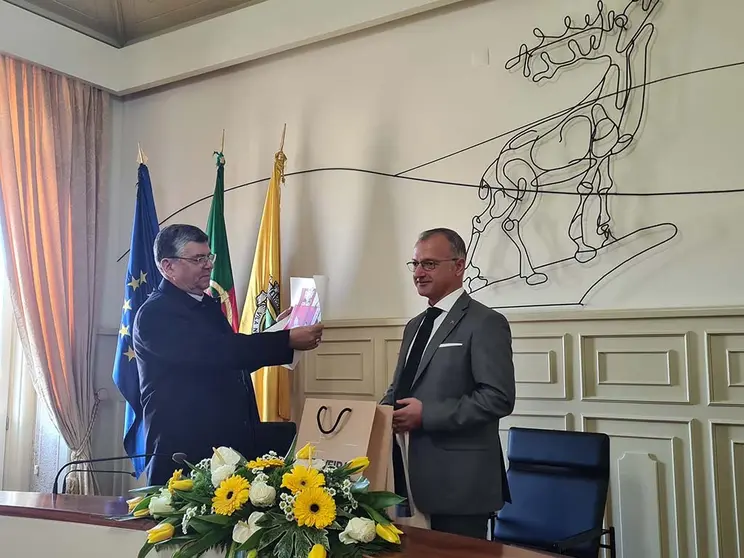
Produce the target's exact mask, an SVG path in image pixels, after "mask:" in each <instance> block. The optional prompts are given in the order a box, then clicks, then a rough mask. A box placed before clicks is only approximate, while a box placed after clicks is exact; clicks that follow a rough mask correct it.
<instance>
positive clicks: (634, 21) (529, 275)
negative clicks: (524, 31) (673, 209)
mask: <svg viewBox="0 0 744 558" xmlns="http://www.w3.org/2000/svg"><path fill="white" fill-rule="evenodd" d="M659 5H660V3H659V0H630V1H629V2H628V4H627V5H626V6H625V8H624V10H623V11H622V12H619V13H616V12H614V11H612V10H608V9H606V7H605V4H604V2H602V1H601V0H600V1H599V2H597V12H596V14H595V15H594V16H593V17H592V16H590V15H587V16H586V17H585V19H584V22H583V23H580V24H575V23H574V22H573V21H572V19H571V18H570V17H566V18H565V19H564V29H563V31H562V33H561V34H559V35H547V34H545V33H544V32H543V31H542V30H540V29H539V28H537V29H535V30H534V32H533V33H534V35H535V37H536V38H537V39H538V41H537V45H535V46H533V47H532V48H528V46H527V45H526V44H522V45H521V46H520V49H519V53H518V54H517V55H516V56H514V57H513V58H511V59H509V60H508V61H507V62H506V65H505V67H506V69H507V70H512V69H520V70H521V72H522V75H523V77H524V78H527V79H529V80H531V81H532V82H534V83H539V82H541V81H543V80H552V79H554V78H555V77H556V76H557V75H558V74H560V73H562V72H566V71H569V70H572V69H574V68H576V67H578V66H579V65H581V64H582V63H585V62H594V63H598V62H599V63H602V64H603V66H602V67H603V68H604V73H603V74H602V76H601V78H600V79H599V81H598V83H597V84H596V85H595V86H594V88H593V89H592V90H591V91H589V92H588V94H586V95H585V96H584V97H583V98H581V99H580V100H579V102H578V103H577V104H576V105H575V106H574V107H572V108H569V109H567V110H565V111H562V112H561V113H559V115H558V116H556V117H554V118H548V119H544V120H542V121H541V122H540V124H538V125H536V126H533V127H529V128H527V129H524V130H521V131H520V132H518V133H516V134H515V135H514V136H513V137H511V138H509V139H508V140H507V142H506V145H505V146H504V147H503V148H502V149H501V151H500V152H499V154H498V156H497V158H496V160H495V161H493V163H492V164H491V165H490V166H489V167H488V168H487V169H486V171H485V172H484V173H483V176H482V178H481V181H480V187H479V191H478V195H479V197H480V199H482V200H484V201H486V202H487V205H486V207H485V209H484V210H483V211H482V212H481V213H480V214H478V215H475V216H474V217H473V219H472V230H471V234H470V242H469V246H468V260H467V268H466V288H467V289H468V291H469V292H470V293H471V294H472V293H477V292H479V291H481V290H483V289H486V288H487V287H490V286H499V288H500V290H501V289H503V287H504V286H505V284H506V283H511V285H510V287H512V288H510V289H508V292H504V293H500V294H503V298H505V299H511V301H512V302H515V303H518V304H509V305H508V306H519V307H521V306H556V305H557V306H565V305H583V303H584V301H585V299H586V298H587V296H588V295H589V293H590V291H592V290H593V289H594V288H595V287H596V286H597V285H599V283H600V282H601V281H603V280H604V279H606V278H607V277H608V276H609V275H611V274H612V273H614V272H615V271H617V270H618V269H619V268H620V267H622V266H623V265H625V264H626V263H628V262H629V261H630V260H632V259H634V258H636V257H638V256H640V255H641V254H644V253H647V252H649V251H650V250H653V249H655V248H658V247H659V246H661V245H662V244H665V243H667V242H669V241H670V240H671V239H672V238H674V236H676V234H677V227H676V226H675V225H674V224H672V223H658V224H654V225H650V226H646V227H641V228H638V229H636V230H634V231H632V232H630V233H627V234H622V235H621V234H618V233H617V231H616V230H615V227H614V222H613V216H612V211H611V207H610V203H609V200H610V195H611V194H612V192H613V191H614V190H615V189H616V188H617V185H616V184H615V180H614V177H613V168H612V167H613V164H612V163H613V161H614V160H615V159H616V158H617V157H619V156H620V155H621V154H624V153H626V152H628V151H629V149H631V147H632V146H633V145H634V144H635V143H636V142H637V139H638V138H637V136H638V131H639V129H640V126H641V122H642V121H643V117H644V114H645V109H646V94H647V87H646V84H647V82H648V59H649V47H650V44H651V41H652V39H653V36H654V33H655V27H654V25H653V23H652V22H651V17H652V15H653V14H654V12H655V11H656V9H657V8H658V7H659ZM569 127H579V129H580V130H581V132H582V135H584V138H583V139H582V141H583V142H585V143H582V149H583V150H584V151H583V153H582V154H581V155H579V156H578V157H576V156H571V155H568V156H567V158H566V159H565V160H564V161H562V162H559V163H557V164H555V163H553V164H552V165H545V164H543V163H542V161H540V154H539V151H540V150H541V149H544V148H545V147H546V146H547V145H549V144H551V143H553V144H555V143H557V144H562V143H564V142H565V141H567V138H566V131H567V130H568V129H569ZM571 139H574V140H575V139H576V133H573V134H572V135H571ZM566 187H567V188H569V189H571V190H572V191H574V192H575V193H576V194H577V203H576V209H575V211H574V213H573V215H572V216H571V215H567V216H566V217H567V218H566V221H567V224H566V234H567V235H568V237H569V238H570V239H571V241H572V242H573V245H574V246H575V249H574V252H573V254H572V255H562V256H561V257H559V258H557V259H555V260H553V261H550V262H548V263H544V264H541V265H538V266H535V265H534V264H533V261H532V257H531V253H530V248H529V246H528V243H527V242H525V240H524V237H523V221H524V219H525V218H526V217H527V216H528V215H529V214H530V213H531V212H532V211H533V208H534V206H535V203H536V201H537V200H538V199H539V197H540V196H541V194H542V193H543V192H544V191H546V190H548V189H559V188H566ZM591 201H596V202H598V203H597V204H595V205H596V207H593V206H592V204H591V203H590V202H591ZM494 225H497V226H499V227H500V228H501V230H502V231H503V235H504V236H505V237H506V238H507V239H508V241H509V242H510V243H511V244H512V245H513V246H514V247H515V248H516V250H517V251H518V256H519V257H518V267H519V269H518V270H517V272H516V273H515V274H513V275H511V276H508V277H504V278H500V279H488V278H487V277H486V276H485V273H484V272H483V270H482V268H481V265H480V264H479V260H480V259H481V252H482V250H481V242H480V241H481V237H482V235H483V234H484V233H485V232H486V231H487V230H488V229H489V228H490V227H492V226H494ZM591 228H593V229H594V230H593V231H592V230H591ZM600 257H601V258H602V259H603V261H602V263H599V264H598V262H595V264H594V265H592V266H586V265H585V264H588V263H589V262H592V261H593V260H595V259H597V258H600ZM566 264H571V265H573V266H574V268H575V270H576V274H575V275H576V276H575V277H574V276H573V275H572V278H573V280H572V281H571V282H572V283H573V285H574V290H576V289H578V290H579V292H577V293H576V294H577V298H576V300H568V301H566V300H562V299H561V298H560V297H561V296H565V295H560V294H559V295H556V296H558V298H556V299H555V300H551V299H550V295H548V296H547V298H545V297H543V298H542V299H543V301H544V302H540V303H536V304H530V303H529V300H530V299H534V298H535V297H534V296H530V291H534V290H533V289H525V288H521V287H523V286H527V287H536V286H538V285H544V284H546V283H548V282H549V280H550V274H551V273H554V272H555V271H556V269H557V268H558V267H559V266H560V267H563V268H565V266H566ZM597 264H598V265H597ZM515 282H521V283H522V284H515ZM514 287H516V288H514ZM559 290H560V291H563V292H565V291H564V289H559ZM509 293H511V295H510V294H509ZM514 297H516V300H515V299H514ZM499 298H502V296H500V297H499ZM519 299H522V300H519ZM519 302H522V303H519ZM500 307H504V306H501V305H500Z"/></svg>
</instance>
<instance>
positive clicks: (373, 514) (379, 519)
mask: <svg viewBox="0 0 744 558" xmlns="http://www.w3.org/2000/svg"><path fill="white" fill-rule="evenodd" d="M359 505H360V506H361V507H362V509H364V511H366V512H367V513H368V514H369V518H370V519H372V520H373V521H375V522H376V523H380V524H381V525H390V524H391V523H392V521H390V520H389V519H388V518H386V517H385V516H383V515H382V514H380V513H379V512H378V511H377V510H375V509H374V508H372V507H370V506H368V505H367V504H362V503H361V502H359Z"/></svg>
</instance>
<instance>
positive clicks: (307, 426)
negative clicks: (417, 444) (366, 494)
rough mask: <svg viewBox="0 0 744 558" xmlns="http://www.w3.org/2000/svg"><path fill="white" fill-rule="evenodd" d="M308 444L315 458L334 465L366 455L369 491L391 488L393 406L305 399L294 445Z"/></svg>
mask: <svg viewBox="0 0 744 558" xmlns="http://www.w3.org/2000/svg"><path fill="white" fill-rule="evenodd" d="M307 443H311V444H313V445H314V446H315V448H316V455H315V458H317V459H323V460H324V461H326V462H328V463H333V464H335V465H337V466H340V465H343V464H344V463H346V462H347V461H350V460H352V459H354V458H355V457H361V456H363V455H366V456H367V457H368V458H369V461H370V465H369V468H368V469H367V470H366V471H365V472H364V476H365V477H367V479H369V483H370V489H371V490H391V489H392V486H393V485H392V443H393V408H392V407H389V406H383V405H378V404H377V403H375V402H374V401H349V400H342V399H306V400H305V407H304V408H303V410H302V419H301V420H300V430H299V433H298V435H297V448H298V449H299V448H301V447H302V446H304V445H305V444H307Z"/></svg>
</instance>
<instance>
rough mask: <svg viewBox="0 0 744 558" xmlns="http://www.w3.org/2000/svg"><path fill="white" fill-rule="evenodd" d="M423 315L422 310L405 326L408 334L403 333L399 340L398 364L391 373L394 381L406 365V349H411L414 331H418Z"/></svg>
mask: <svg viewBox="0 0 744 558" xmlns="http://www.w3.org/2000/svg"><path fill="white" fill-rule="evenodd" d="M425 315H426V313H425V312H423V313H421V314H419V315H418V316H416V317H415V318H414V319H413V322H412V323H411V327H408V328H406V330H407V331H408V334H407V335H406V334H405V333H404V334H403V340H402V341H401V345H400V353H398V365H397V366H396V368H395V374H393V380H394V381H396V382H397V380H398V378H399V377H400V374H401V372H402V371H403V367H404V366H405V365H406V360H407V359H408V351H410V350H411V345H412V344H413V340H414V339H416V332H417V331H418V329H419V327H421V322H423V321H424V316H425Z"/></svg>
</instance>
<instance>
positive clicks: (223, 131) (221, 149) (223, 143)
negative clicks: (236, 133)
mask: <svg viewBox="0 0 744 558" xmlns="http://www.w3.org/2000/svg"><path fill="white" fill-rule="evenodd" d="M224 152H225V129H224V128H222V146H221V147H220V153H224Z"/></svg>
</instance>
